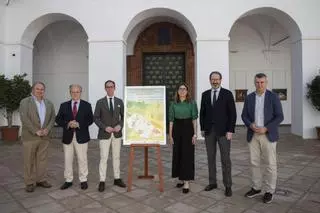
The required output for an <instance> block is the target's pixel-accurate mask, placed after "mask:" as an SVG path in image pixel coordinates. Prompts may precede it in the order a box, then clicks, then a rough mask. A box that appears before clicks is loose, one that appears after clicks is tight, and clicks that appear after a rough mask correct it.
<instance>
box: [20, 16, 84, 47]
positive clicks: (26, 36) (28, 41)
mask: <svg viewBox="0 0 320 213" xmlns="http://www.w3.org/2000/svg"><path fill="white" fill-rule="evenodd" d="M68 20H69V21H74V22H76V23H79V24H80V25H81V26H82V28H83V29H84V27H83V25H82V24H81V23H80V22H79V21H78V20H76V19H75V18H73V17H71V16H69V15H66V14H62V13H48V14H45V15H42V16H40V17H38V18H36V19H35V20H33V21H32V22H31V23H30V24H29V25H28V26H27V27H26V29H25V30H24V32H23V34H22V36H21V39H20V41H21V44H23V45H25V46H28V47H32V46H33V41H34V40H35V38H36V37H37V35H38V34H39V32H40V31H41V30H43V29H44V28H45V27H46V26H48V25H49V24H52V23H54V22H57V21H68ZM84 31H85V33H86V34H87V35H88V33H87V31H86V30H85V29H84Z"/></svg>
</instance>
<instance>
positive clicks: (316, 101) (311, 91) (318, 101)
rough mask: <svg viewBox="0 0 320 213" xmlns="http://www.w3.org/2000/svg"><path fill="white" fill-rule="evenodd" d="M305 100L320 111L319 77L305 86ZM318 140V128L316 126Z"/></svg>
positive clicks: (319, 131) (319, 129)
mask: <svg viewBox="0 0 320 213" xmlns="http://www.w3.org/2000/svg"><path fill="white" fill-rule="evenodd" d="M307 87H308V90H307V98H308V99H309V100H310V101H311V103H312V105H313V106H314V108H315V109H316V110H318V111H320V75H317V76H316V77H315V78H314V79H313V80H312V81H311V83H309V84H307ZM316 130H317V134H318V139H320V126H316Z"/></svg>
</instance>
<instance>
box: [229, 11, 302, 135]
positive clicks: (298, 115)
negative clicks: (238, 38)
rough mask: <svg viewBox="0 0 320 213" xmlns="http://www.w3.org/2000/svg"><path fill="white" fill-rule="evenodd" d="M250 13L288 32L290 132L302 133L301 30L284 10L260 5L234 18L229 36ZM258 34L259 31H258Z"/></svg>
mask: <svg viewBox="0 0 320 213" xmlns="http://www.w3.org/2000/svg"><path fill="white" fill-rule="evenodd" d="M252 15H264V16H268V17H271V18H272V19H274V20H275V21H276V22H278V23H279V24H280V25H281V26H282V27H283V28H284V29H285V30H286V31H287V33H288V36H289V39H290V43H291V88H292V91H291V94H294V95H292V96H291V98H292V100H291V132H292V133H294V134H296V135H303V123H302V118H303V105H302V103H303V96H304V95H303V87H304V86H303V82H302V76H303V74H302V43H301V37H302V34H301V30H300V27H299V26H298V24H297V22H296V21H295V20H294V19H293V18H292V17H291V16H290V15H288V14H287V13H286V12H284V11H282V10H279V9H276V8H272V7H261V8H255V9H252V10H249V11H247V12H245V13H244V14H242V15H241V16H240V17H239V18H238V19H236V20H235V21H234V23H233V25H232V26H231V27H230V30H229V37H230V34H231V32H232V29H233V27H234V26H235V25H236V22H237V21H239V20H243V19H249V18H250V16H252ZM258 34H259V33H258Z"/></svg>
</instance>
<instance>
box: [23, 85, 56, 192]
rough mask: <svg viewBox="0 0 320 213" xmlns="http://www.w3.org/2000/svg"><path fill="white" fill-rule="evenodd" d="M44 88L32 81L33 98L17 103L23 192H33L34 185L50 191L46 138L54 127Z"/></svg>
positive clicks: (50, 105) (50, 106) (49, 103)
mask: <svg viewBox="0 0 320 213" xmlns="http://www.w3.org/2000/svg"><path fill="white" fill-rule="evenodd" d="M44 92H45V85H44V83H42V82H35V83H34V84H33V86H32V96H30V97H27V98H25V99H23V100H22V101H21V102H20V109H19V111H20V119H21V122H22V133H21V138H22V141H23V143H22V144H23V155H24V182H25V184H26V191H27V192H33V191H34V189H35V185H36V186H40V187H43V188H50V187H51V184H49V183H48V182H47V180H46V178H47V171H46V170H47V160H48V146H49V135H50V132H51V129H52V127H53V126H54V122H55V121H54V120H55V111H54V106H53V104H52V103H51V102H50V101H49V100H48V99H45V98H44Z"/></svg>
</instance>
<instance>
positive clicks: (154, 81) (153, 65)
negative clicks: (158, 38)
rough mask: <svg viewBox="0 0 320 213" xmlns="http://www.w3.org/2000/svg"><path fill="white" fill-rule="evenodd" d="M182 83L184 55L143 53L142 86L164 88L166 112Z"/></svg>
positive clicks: (183, 79)
mask: <svg viewBox="0 0 320 213" xmlns="http://www.w3.org/2000/svg"><path fill="white" fill-rule="evenodd" d="M184 81H185V54H184V53H145V54H144V55H143V85H145V86H162V85H163V86H166V102H167V112H168V109H169V103H170V102H171V101H173V99H174V96H175V92H176V88H177V86H178V85H179V84H180V83H182V82H184ZM167 115H168V113H167ZM167 129H168V128H167Z"/></svg>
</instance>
